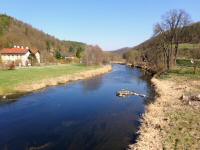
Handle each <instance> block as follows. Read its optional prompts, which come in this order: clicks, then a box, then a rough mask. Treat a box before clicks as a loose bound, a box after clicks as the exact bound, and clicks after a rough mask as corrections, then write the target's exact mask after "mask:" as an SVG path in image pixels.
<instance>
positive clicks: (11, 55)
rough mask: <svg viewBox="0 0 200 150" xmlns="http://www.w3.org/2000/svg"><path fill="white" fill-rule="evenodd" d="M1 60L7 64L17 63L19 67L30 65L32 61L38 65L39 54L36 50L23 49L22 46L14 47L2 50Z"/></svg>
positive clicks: (0, 52)
mask: <svg viewBox="0 0 200 150" xmlns="http://www.w3.org/2000/svg"><path fill="white" fill-rule="evenodd" d="M0 54H1V60H2V62H3V63H5V64H7V63H10V62H18V63H19V65H21V66H27V65H31V64H32V61H33V59H34V60H35V61H36V62H37V63H40V52H39V51H38V50H33V49H29V48H28V47H26V48H24V47H23V46H21V47H20V46H14V47H13V48H4V49H3V50H1V51H0Z"/></svg>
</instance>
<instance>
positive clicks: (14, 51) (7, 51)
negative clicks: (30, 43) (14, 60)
mask: <svg viewBox="0 0 200 150" xmlns="http://www.w3.org/2000/svg"><path fill="white" fill-rule="evenodd" d="M28 51H29V49H24V48H4V49H3V50H2V51H0V53H1V54H26V53H27V52H28Z"/></svg>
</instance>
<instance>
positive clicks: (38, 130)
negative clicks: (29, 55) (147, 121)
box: [0, 65, 151, 150]
mask: <svg viewBox="0 0 200 150" xmlns="http://www.w3.org/2000/svg"><path fill="white" fill-rule="evenodd" d="M122 88H127V89H130V90H134V91H137V92H139V93H143V94H147V95H149V93H150V91H151V88H150V85H149V82H147V81H146V80H145V79H144V78H143V73H142V72H141V71H140V70H138V69H130V68H127V67H125V66H121V65H115V66H113V71H112V72H111V73H109V74H106V75H103V76H99V77H96V78H93V79H90V80H86V81H78V82H75V83H71V84H68V85H65V86H60V87H51V88H48V89H47V90H44V91H41V92H37V93H32V94H30V95H26V96H23V97H21V98H19V100H18V101H16V102H15V103H8V104H4V105H0V149H8V150H27V149H32V150H34V149H42V150H52V149H53V150H57V149H58V150H66V149H67V150H107V149H114V150H122V149H125V148H126V147H127V145H128V144H129V143H131V142H133V141H134V137H135V136H134V135H136V131H137V129H138V126H139V118H140V117H141V114H142V113H143V112H144V108H145V105H144V104H145V103H146V101H148V100H145V99H143V98H141V97H136V96H133V97H127V98H124V99H121V98H118V97H116V96H115V92H116V91H117V90H119V89H122Z"/></svg>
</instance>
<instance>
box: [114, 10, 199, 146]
mask: <svg viewBox="0 0 200 150" xmlns="http://www.w3.org/2000/svg"><path fill="white" fill-rule="evenodd" d="M162 19H163V20H162V21H161V23H158V24H157V25H156V26H155V28H154V36H153V37H152V38H151V39H149V40H147V41H145V42H144V43H142V44H140V45H139V46H136V47H134V48H129V49H128V50H127V48H126V49H125V50H123V52H120V53H122V56H123V58H125V59H126V60H127V62H128V63H131V64H133V65H137V66H141V68H145V69H146V68H148V70H153V71H154V72H156V75H155V76H154V77H153V79H152V84H153V85H154V86H155V90H156V92H157V97H156V98H155V102H154V103H152V104H149V105H148V106H147V110H146V113H145V114H144V116H143V118H142V120H141V122H142V125H141V128H140V130H139V137H138V139H137V142H136V143H135V144H134V145H130V149H137V150H150V149H152V150H155V149H200V130H199V122H200V120H199V115H200V111H199V110H200V109H199V108H200V101H199V100H196V101H189V102H185V101H184V100H183V98H182V97H183V96H185V95H186V96H187V95H191V96H194V95H199V94H200V90H199V87H200V81H199V79H200V70H199V67H200V63H199V62H200V46H199V43H200V36H199V35H200V23H191V19H190V16H189V15H188V14H187V13H186V12H185V11H183V10H171V11H169V12H167V13H166V14H165V15H164V17H163V18H162ZM117 53H119V51H117ZM194 104H195V105H194Z"/></svg>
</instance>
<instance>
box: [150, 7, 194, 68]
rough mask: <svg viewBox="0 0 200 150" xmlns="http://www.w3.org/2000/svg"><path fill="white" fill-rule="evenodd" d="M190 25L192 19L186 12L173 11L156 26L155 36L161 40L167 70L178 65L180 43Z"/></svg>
mask: <svg viewBox="0 0 200 150" xmlns="http://www.w3.org/2000/svg"><path fill="white" fill-rule="evenodd" d="M189 24H190V17H189V15H188V14H187V13H186V12H185V11H184V10H171V11H169V12H167V13H166V14H165V15H164V16H163V17H162V21H161V23H158V24H156V25H155V28H154V35H155V36H156V37H158V38H159V42H160V46H161V48H162V50H163V56H164V58H165V61H166V62H165V63H166V64H167V70H169V69H170V67H171V66H172V65H173V64H176V58H177V53H178V47H179V41H180V38H181V36H182V32H183V30H184V27H186V26H188V25H189Z"/></svg>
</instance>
